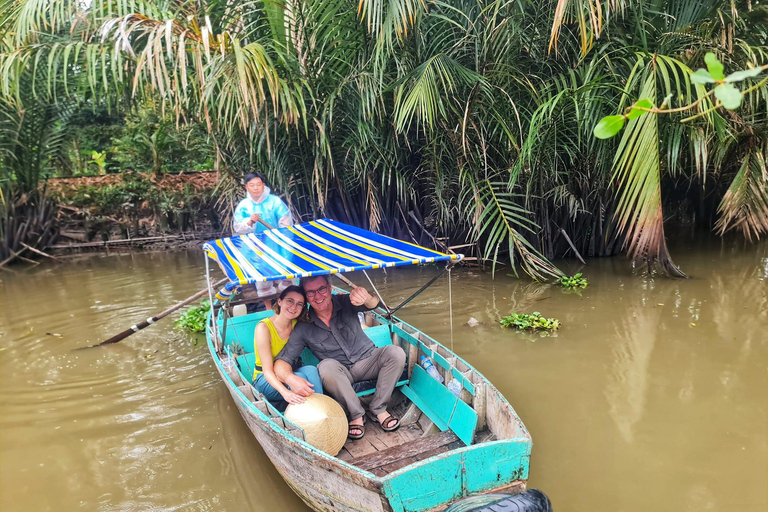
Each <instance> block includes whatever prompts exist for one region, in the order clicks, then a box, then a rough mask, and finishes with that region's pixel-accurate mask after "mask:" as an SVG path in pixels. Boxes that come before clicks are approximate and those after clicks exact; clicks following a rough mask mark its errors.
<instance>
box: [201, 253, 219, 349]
mask: <svg viewBox="0 0 768 512" xmlns="http://www.w3.org/2000/svg"><path fill="white" fill-rule="evenodd" d="M205 283H206V284H207V285H208V302H209V304H210V305H211V316H210V319H211V321H210V325H209V326H208V328H209V329H210V330H211V335H212V336H213V348H214V349H216V352H217V353H221V350H222V348H223V343H221V340H220V339H219V333H218V329H217V327H216V308H214V307H213V285H212V284H211V265H210V261H208V258H207V257H206V258H205Z"/></svg>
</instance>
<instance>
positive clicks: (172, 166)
mask: <svg viewBox="0 0 768 512" xmlns="http://www.w3.org/2000/svg"><path fill="white" fill-rule="evenodd" d="M124 120H125V128H124V129H123V130H122V131H121V133H120V134H119V136H117V137H114V138H113V140H112V146H113V147H114V161H115V162H116V163H117V165H118V166H119V167H120V168H121V169H125V168H128V167H131V168H133V169H135V170H141V171H144V170H147V171H149V170H151V171H152V172H154V173H155V174H156V175H158V176H160V175H161V174H162V173H164V172H179V171H188V170H203V169H206V170H207V169H211V168H212V167H213V154H214V149H213V146H212V144H211V142H210V139H209V138H208V137H207V136H206V134H205V132H204V128H203V126H202V125H200V124H198V123H190V124H181V125H179V126H178V127H177V125H176V122H175V120H174V118H173V116H172V115H171V114H170V113H168V112H166V113H165V114H163V113H162V112H159V107H158V105H157V102H156V101H155V100H154V99H152V98H150V99H148V100H146V101H143V102H142V103H140V104H139V105H138V106H135V107H134V108H132V109H131V110H130V111H129V112H127V113H126V115H125V118H124Z"/></svg>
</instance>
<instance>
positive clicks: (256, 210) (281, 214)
mask: <svg viewBox="0 0 768 512" xmlns="http://www.w3.org/2000/svg"><path fill="white" fill-rule="evenodd" d="M245 191H246V195H245V199H243V200H242V201H240V202H239V203H238V204H237V206H236V207H235V215H234V222H233V226H232V231H233V234H234V235H244V234H246V233H259V232H261V231H264V230H265V229H267V228H266V226H264V225H263V224H262V223H260V222H259V219H261V220H263V221H264V222H266V223H267V224H269V225H270V226H272V227H275V228H278V227H280V228H283V227H285V226H290V225H292V224H293V219H292V218H291V211H290V210H289V209H288V206H287V205H286V204H285V203H284V202H283V200H282V199H280V198H279V197H277V196H274V195H272V194H271V190H270V189H269V187H268V186H267V183H266V180H265V179H264V176H263V175H262V174H261V173H258V172H249V173H248V174H246V175H245Z"/></svg>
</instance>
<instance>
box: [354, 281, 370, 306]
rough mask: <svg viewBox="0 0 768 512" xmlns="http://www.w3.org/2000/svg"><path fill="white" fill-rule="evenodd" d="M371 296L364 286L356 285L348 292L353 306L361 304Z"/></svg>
mask: <svg viewBox="0 0 768 512" xmlns="http://www.w3.org/2000/svg"><path fill="white" fill-rule="evenodd" d="M370 298H371V294H370V293H368V290H366V289H365V288H361V287H359V286H358V287H357V288H355V289H354V290H352V291H351V292H349V301H350V302H351V303H352V305H353V306H362V305H363V304H365V303H366V302H367V301H368V299H370Z"/></svg>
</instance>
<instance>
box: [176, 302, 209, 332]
mask: <svg viewBox="0 0 768 512" xmlns="http://www.w3.org/2000/svg"><path fill="white" fill-rule="evenodd" d="M210 310H211V302H210V301H209V300H208V299H205V300H203V301H202V302H201V303H200V305H199V306H192V307H190V308H188V309H187V310H186V311H184V312H182V313H181V316H180V317H179V318H178V319H176V320H174V322H173V324H174V325H175V326H177V327H181V328H182V329H185V330H187V331H190V332H205V318H206V315H207V314H208V312H209V311H210Z"/></svg>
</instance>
